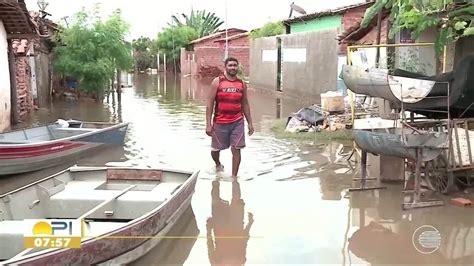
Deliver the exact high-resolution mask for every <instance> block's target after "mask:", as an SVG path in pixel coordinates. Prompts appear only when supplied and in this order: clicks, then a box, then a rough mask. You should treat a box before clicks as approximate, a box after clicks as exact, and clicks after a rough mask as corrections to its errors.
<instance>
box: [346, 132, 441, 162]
mask: <svg viewBox="0 0 474 266" xmlns="http://www.w3.org/2000/svg"><path fill="white" fill-rule="evenodd" d="M352 136H353V137H354V141H355V142H356V144H357V146H359V147H360V148H361V149H362V150H365V151H367V152H370V153H373V154H378V155H386V156H392V157H398V158H407V159H411V160H416V149H417V148H421V149H422V158H421V159H422V161H431V160H433V159H435V158H437V157H438V156H439V155H440V154H441V152H442V151H443V149H444V148H445V147H446V144H447V134H446V133H436V134H434V133H433V134H431V133H426V134H421V135H410V134H406V135H405V138H406V139H405V140H403V137H402V135H400V134H389V133H378V132H370V131H365V130H353V131H352Z"/></svg>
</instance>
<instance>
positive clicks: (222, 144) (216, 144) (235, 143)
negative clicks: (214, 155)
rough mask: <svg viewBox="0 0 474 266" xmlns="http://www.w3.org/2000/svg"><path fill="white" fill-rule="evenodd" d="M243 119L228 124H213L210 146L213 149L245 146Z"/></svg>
mask: <svg viewBox="0 0 474 266" xmlns="http://www.w3.org/2000/svg"><path fill="white" fill-rule="evenodd" d="M244 128H245V127H244V119H243V118H242V119H240V120H238V121H235V122H233V123H229V124H216V123H215V124H214V128H213V131H212V143H211V147H212V150H213V151H220V150H225V149H227V148H229V147H232V148H234V149H242V148H244V147H245V130H244Z"/></svg>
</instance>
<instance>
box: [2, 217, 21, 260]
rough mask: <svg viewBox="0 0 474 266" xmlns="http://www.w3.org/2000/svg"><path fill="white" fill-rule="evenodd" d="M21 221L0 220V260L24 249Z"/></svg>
mask: <svg viewBox="0 0 474 266" xmlns="http://www.w3.org/2000/svg"><path fill="white" fill-rule="evenodd" d="M24 229H25V228H24V226H23V224H22V221H21V220H19V221H1V222H0V238H1V239H2V241H0V260H7V259H10V258H11V257H13V256H15V255H16V254H18V253H19V252H21V251H22V250H24V243H23V234H24Z"/></svg>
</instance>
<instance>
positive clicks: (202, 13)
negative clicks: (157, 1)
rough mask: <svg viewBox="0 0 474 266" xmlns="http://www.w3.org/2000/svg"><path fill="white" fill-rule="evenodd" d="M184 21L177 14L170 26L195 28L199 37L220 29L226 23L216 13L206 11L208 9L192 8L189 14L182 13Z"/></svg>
mask: <svg viewBox="0 0 474 266" xmlns="http://www.w3.org/2000/svg"><path fill="white" fill-rule="evenodd" d="M181 16H182V17H183V21H181V20H179V19H178V17H177V16H176V15H173V16H171V20H172V21H171V23H168V26H170V27H184V26H187V27H190V28H193V29H194V30H195V31H196V33H197V37H198V38H201V37H204V36H207V35H210V34H213V33H216V32H217V31H218V30H219V27H220V26H221V25H222V24H223V23H224V22H223V21H222V20H221V19H220V18H219V17H218V16H216V14H215V13H211V12H206V10H198V11H194V10H191V13H190V14H189V15H186V14H181Z"/></svg>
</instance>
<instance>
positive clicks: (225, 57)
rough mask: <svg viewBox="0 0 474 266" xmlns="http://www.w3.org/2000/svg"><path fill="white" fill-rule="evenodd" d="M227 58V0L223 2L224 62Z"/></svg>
mask: <svg viewBox="0 0 474 266" xmlns="http://www.w3.org/2000/svg"><path fill="white" fill-rule="evenodd" d="M228 57H229V40H228V35H227V0H225V52H224V60H226V59H227V58H228Z"/></svg>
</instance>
